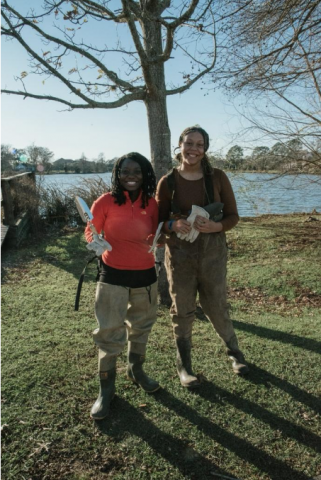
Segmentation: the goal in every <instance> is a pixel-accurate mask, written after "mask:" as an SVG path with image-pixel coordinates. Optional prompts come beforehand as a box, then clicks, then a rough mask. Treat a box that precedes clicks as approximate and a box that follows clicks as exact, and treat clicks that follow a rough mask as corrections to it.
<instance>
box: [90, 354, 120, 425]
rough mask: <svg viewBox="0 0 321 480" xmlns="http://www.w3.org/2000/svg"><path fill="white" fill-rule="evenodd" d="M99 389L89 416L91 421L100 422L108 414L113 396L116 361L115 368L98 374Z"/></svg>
mask: <svg viewBox="0 0 321 480" xmlns="http://www.w3.org/2000/svg"><path fill="white" fill-rule="evenodd" d="M99 377H100V389H99V395H98V398H97V400H96V401H95V403H94V404H93V406H92V408H91V411H90V416H91V418H92V419H93V420H102V419H103V418H105V417H107V416H108V414H109V408H110V403H111V401H112V399H113V398H114V395H115V391H116V388H115V379H116V361H115V367H113V368H111V369H110V370H107V371H106V372H99Z"/></svg>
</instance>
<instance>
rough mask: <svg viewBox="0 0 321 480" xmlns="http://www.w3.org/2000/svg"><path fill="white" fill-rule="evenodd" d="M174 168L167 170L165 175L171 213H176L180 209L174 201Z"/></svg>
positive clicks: (179, 211) (178, 212)
mask: <svg viewBox="0 0 321 480" xmlns="http://www.w3.org/2000/svg"><path fill="white" fill-rule="evenodd" d="M175 170H176V168H173V169H172V170H171V171H170V172H168V174H167V175H166V178H167V186H168V189H169V192H170V196H171V214H174V215H177V214H180V213H181V210H180V208H179V206H178V205H177V204H176V203H175V201H174V195H175V186H176V182H175Z"/></svg>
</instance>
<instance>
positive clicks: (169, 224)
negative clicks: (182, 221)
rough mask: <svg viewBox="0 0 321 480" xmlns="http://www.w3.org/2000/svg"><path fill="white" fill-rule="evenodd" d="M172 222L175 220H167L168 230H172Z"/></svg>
mask: <svg viewBox="0 0 321 480" xmlns="http://www.w3.org/2000/svg"><path fill="white" fill-rule="evenodd" d="M174 222H175V220H169V222H168V225H167V226H168V230H169V231H172V228H173V223H174Z"/></svg>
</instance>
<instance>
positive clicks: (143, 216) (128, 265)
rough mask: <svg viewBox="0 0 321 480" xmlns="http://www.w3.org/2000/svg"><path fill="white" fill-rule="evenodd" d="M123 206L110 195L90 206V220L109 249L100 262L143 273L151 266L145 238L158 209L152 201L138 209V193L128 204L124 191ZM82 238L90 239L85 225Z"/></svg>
mask: <svg viewBox="0 0 321 480" xmlns="http://www.w3.org/2000/svg"><path fill="white" fill-rule="evenodd" d="M124 193H125V196H126V203H125V204H123V205H118V204H117V203H115V197H112V195H111V193H105V194H104V195H102V196H101V197H99V198H98V199H97V200H96V201H95V202H94V203H93V205H92V207H91V212H92V214H93V216H94V219H93V221H92V223H93V225H94V226H95V228H96V230H97V232H98V233H101V231H103V232H104V238H105V239H106V240H107V241H108V242H109V243H110V245H111V246H112V250H111V251H110V252H109V251H107V250H106V251H105V252H104V253H103V255H102V260H103V262H104V263H105V264H106V265H109V266H110V267H112V268H117V269H119V270H147V269H148V268H152V267H153V266H154V265H155V257H154V255H153V253H148V250H149V248H150V245H149V243H148V241H147V237H148V236H149V235H151V234H155V232H156V229H157V225H158V207H157V203H156V201H155V199H154V198H150V199H149V200H148V205H146V207H145V208H141V203H142V200H141V193H140V195H139V197H138V199H137V200H136V201H135V202H134V203H132V202H131V200H130V198H129V194H128V192H124ZM85 237H86V240H87V241H88V242H91V240H92V232H91V230H90V227H89V226H87V227H86V230H85Z"/></svg>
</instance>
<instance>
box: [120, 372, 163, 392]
mask: <svg viewBox="0 0 321 480" xmlns="http://www.w3.org/2000/svg"><path fill="white" fill-rule="evenodd" d="M127 379H128V380H130V381H131V382H133V383H134V384H135V385H136V386H137V387H140V388H142V389H143V390H144V392H146V393H154V392H157V390H159V389H160V388H161V386H160V385H158V387H156V388H155V390H145V388H144V387H142V386H141V384H140V383H138V382H137V381H136V380H134V379H133V378H131V377H129V376H128V375H127Z"/></svg>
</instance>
